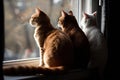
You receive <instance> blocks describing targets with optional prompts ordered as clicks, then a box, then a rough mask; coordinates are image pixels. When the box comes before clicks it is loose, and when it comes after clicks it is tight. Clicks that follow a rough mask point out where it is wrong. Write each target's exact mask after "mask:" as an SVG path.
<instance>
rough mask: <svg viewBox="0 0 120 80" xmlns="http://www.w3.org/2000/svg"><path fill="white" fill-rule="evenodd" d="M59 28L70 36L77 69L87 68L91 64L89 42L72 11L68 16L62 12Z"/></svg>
mask: <svg viewBox="0 0 120 80" xmlns="http://www.w3.org/2000/svg"><path fill="white" fill-rule="evenodd" d="M58 26H59V27H61V29H62V31H63V32H65V33H66V34H67V35H68V36H70V38H71V40H72V43H73V47H74V64H75V65H76V67H80V68H86V67H87V65H88V62H89V58H90V54H89V47H90V46H89V41H88V39H87V37H86V35H85V34H84V32H83V31H82V30H81V29H80V28H79V25H78V23H77V20H76V18H75V16H73V12H72V11H70V12H69V14H67V13H66V12H64V11H61V16H60V17H59V21H58Z"/></svg>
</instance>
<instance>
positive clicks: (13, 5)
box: [3, 0, 98, 61]
mask: <svg viewBox="0 0 120 80" xmlns="http://www.w3.org/2000/svg"><path fill="white" fill-rule="evenodd" d="M97 1H98V0H94V1H93V0H4V1H3V4H4V25H5V31H4V32H5V49H4V50H5V51H4V61H10V60H19V59H29V58H36V57H39V49H38V47H37V45H36V42H35V40H34V38H33V33H34V28H33V27H31V26H30V24H29V22H28V21H29V18H30V16H31V15H32V13H33V12H34V9H35V8H36V7H39V8H40V9H41V10H43V11H44V12H45V13H47V15H48V16H49V17H50V19H51V23H52V25H53V26H54V27H57V26H56V25H57V21H58V17H59V16H60V11H61V10H65V11H66V12H68V11H69V10H72V11H73V13H74V15H75V17H76V19H77V21H78V23H80V20H81V17H82V13H83V12H88V13H92V12H93V11H95V10H97Z"/></svg>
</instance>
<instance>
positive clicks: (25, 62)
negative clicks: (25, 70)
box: [3, 0, 82, 67]
mask: <svg viewBox="0 0 120 80" xmlns="http://www.w3.org/2000/svg"><path fill="white" fill-rule="evenodd" d="M81 1H82V0H76V1H74V0H71V4H73V5H74V6H73V7H72V11H73V12H76V13H78V14H76V13H74V16H75V17H76V19H77V21H78V24H79V21H80V19H79V17H80V15H79V13H80V10H79V7H81V6H79V3H81ZM76 7H77V9H74V8H76ZM38 62H39V58H38V57H36V58H26V59H16V60H8V61H3V67H11V66H14V65H23V66H24V65H30V64H31V63H34V64H35V65H36V64H37V65H36V66H38V65H39V64H38Z"/></svg>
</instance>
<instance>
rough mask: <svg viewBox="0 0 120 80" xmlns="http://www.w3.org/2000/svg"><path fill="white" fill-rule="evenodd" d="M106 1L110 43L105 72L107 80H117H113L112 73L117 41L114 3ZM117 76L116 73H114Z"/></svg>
mask: <svg viewBox="0 0 120 80" xmlns="http://www.w3.org/2000/svg"><path fill="white" fill-rule="evenodd" d="M103 1H105V5H106V6H105V9H106V10H105V11H106V13H105V15H106V16H105V18H106V24H105V36H106V39H107V43H108V62H107V66H106V70H105V80H115V79H113V75H112V74H113V73H112V62H113V61H112V58H113V54H115V50H114V48H115V46H113V44H114V40H115V38H114V37H115V36H114V32H115V30H116V29H115V27H114V28H113V24H114V23H113V19H112V18H113V13H114V12H113V9H114V8H113V2H112V0H103ZM114 74H115V73H114Z"/></svg>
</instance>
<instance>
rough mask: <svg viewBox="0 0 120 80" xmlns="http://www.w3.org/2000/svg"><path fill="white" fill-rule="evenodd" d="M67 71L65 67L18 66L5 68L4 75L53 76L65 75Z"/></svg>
mask: <svg viewBox="0 0 120 80" xmlns="http://www.w3.org/2000/svg"><path fill="white" fill-rule="evenodd" d="M66 71H67V70H66V69H65V67H63V66H58V67H50V68H46V67H41V66H18V67H9V68H3V74H4V75H9V76H16V75H17V76H27V75H37V74H38V75H39V74H45V75H51V74H52V75H53V74H63V73H65V72H66Z"/></svg>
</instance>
